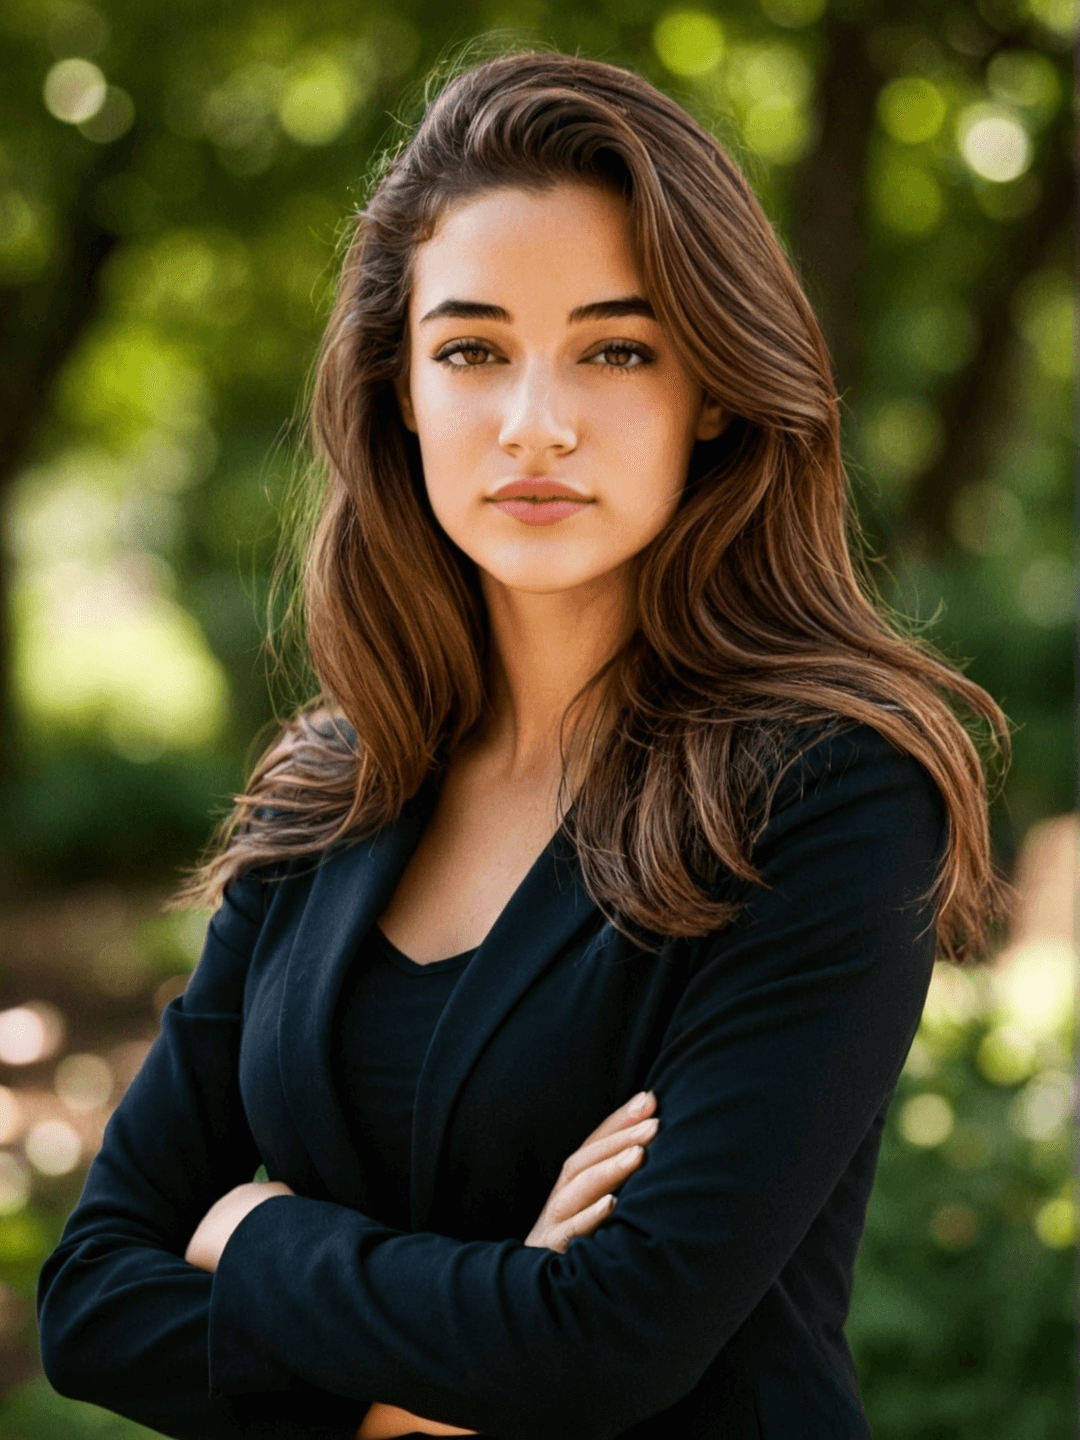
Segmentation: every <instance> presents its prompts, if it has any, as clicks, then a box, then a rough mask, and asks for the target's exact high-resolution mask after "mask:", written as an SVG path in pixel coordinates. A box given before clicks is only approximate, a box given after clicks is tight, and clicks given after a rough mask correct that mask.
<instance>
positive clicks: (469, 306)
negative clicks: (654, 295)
mask: <svg viewBox="0 0 1080 1440" xmlns="http://www.w3.org/2000/svg"><path fill="white" fill-rule="evenodd" d="M627 315H642V316H644V318H645V319H646V320H655V319H656V314H655V312H654V310H653V308H652V306H651V305H650V304H649V302H648V300H646V299H645V298H644V297H643V296H641V295H623V296H621V297H620V298H619V299H618V300H594V301H593V302H592V304H590V305H576V306H575V307H574V309H573V310H571V311H570V314H569V316H568V317H567V318H568V320H569V323H570V324H571V325H577V324H580V323H581V322H582V321H583V320H621V319H623V317H624V316H627ZM429 320H495V321H498V322H499V324H502V325H512V324H513V316H512V315H511V314H510V311H509V310H504V309H503V307H502V306H501V305H487V304H485V303H484V302H483V301H482V300H441V301H440V302H439V304H438V305H436V306H435V308H434V309H433V310H429V311H428V312H427V314H426V315H422V316H421V317H420V324H421V325H425V324H426V323H427V322H428V321H429Z"/></svg>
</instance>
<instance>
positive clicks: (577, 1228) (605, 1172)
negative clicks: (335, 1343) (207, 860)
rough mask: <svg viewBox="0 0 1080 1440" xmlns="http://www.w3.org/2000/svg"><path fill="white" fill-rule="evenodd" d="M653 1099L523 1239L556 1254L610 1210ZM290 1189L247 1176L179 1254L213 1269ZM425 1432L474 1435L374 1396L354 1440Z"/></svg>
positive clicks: (578, 1159) (633, 1163)
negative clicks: (249, 1223) (274, 1198)
mask: <svg viewBox="0 0 1080 1440" xmlns="http://www.w3.org/2000/svg"><path fill="white" fill-rule="evenodd" d="M655 1109H656V1096H655V1095H652V1094H641V1095H637V1096H635V1097H634V1098H633V1099H632V1100H630V1101H628V1102H627V1104H626V1105H621V1106H620V1107H619V1108H618V1110H616V1111H615V1112H614V1114H612V1115H609V1116H608V1117H607V1118H606V1119H605V1120H604V1121H603V1122H602V1123H601V1124H600V1125H598V1126H597V1127H596V1129H595V1130H594V1131H593V1132H592V1134H591V1135H587V1136H586V1137H585V1140H584V1141H583V1142H582V1144H581V1145H580V1146H579V1147H578V1148H577V1150H575V1151H574V1153H573V1154H572V1155H571V1156H569V1157H568V1159H567V1160H566V1162H565V1164H564V1165H563V1167H562V1171H561V1172H560V1175H559V1178H558V1180H557V1181H556V1182H555V1186H554V1188H553V1189H552V1191H551V1194H550V1195H549V1196H548V1198H547V1200H546V1201H545V1203H544V1206H543V1209H542V1210H541V1213H540V1215H539V1217H538V1219H537V1221H536V1224H535V1225H534V1226H533V1228H532V1230H531V1231H530V1232H529V1234H528V1236H527V1237H526V1240H525V1244H526V1245H532V1246H535V1247H537V1248H541V1247H542V1248H546V1249H550V1250H557V1251H559V1253H560V1254H561V1253H562V1252H563V1251H565V1249H566V1247H567V1245H568V1244H569V1243H570V1241H571V1240H572V1239H575V1238H577V1237H578V1236H585V1235H592V1234H593V1233H594V1232H595V1231H596V1230H597V1229H598V1228H599V1226H600V1225H601V1224H602V1223H603V1222H604V1220H605V1219H606V1218H607V1217H608V1215H609V1214H610V1213H611V1210H612V1208H613V1206H614V1201H615V1192H616V1191H617V1190H618V1189H619V1187H620V1186H621V1185H622V1184H623V1183H624V1181H625V1180H626V1179H627V1178H628V1177H629V1176H630V1175H631V1174H633V1172H634V1170H636V1169H637V1167H638V1165H640V1163H641V1161H642V1159H643V1157H644V1153H645V1146H647V1145H649V1144H650V1143H651V1142H652V1140H653V1139H654V1138H655V1136H656V1132H657V1129H658V1126H659V1121H658V1120H657V1119H656V1118H655V1114H654V1112H655ZM292 1194H295V1191H293V1190H291V1189H290V1188H289V1186H288V1185H285V1184H283V1183H282V1182H281V1181H277V1180H259V1181H251V1182H248V1183H246V1184H243V1185H238V1186H236V1188H235V1189H233V1190H230V1191H229V1192H228V1194H226V1195H223V1196H222V1197H221V1199H220V1200H217V1201H215V1202H214V1204H213V1205H211V1207H210V1209H209V1210H208V1211H207V1213H206V1214H205V1215H204V1216H203V1218H202V1219H201V1220H200V1221H199V1224H198V1226H197V1228H196V1230H195V1234H194V1235H193V1236H192V1237H191V1240H190V1241H189V1242H188V1247H187V1250H186V1251H185V1253H184V1258H185V1259H186V1260H187V1261H188V1262H189V1263H190V1264H192V1265H196V1266H198V1268H199V1269H200V1270H206V1271H208V1272H209V1273H210V1274H213V1273H214V1271H215V1270H216V1269H217V1266H218V1261H219V1260H220V1258H221V1252H222V1251H223V1250H224V1248H225V1246H226V1245H227V1244H228V1241H229V1237H230V1236H231V1235H232V1232H233V1231H234V1230H235V1229H236V1227H237V1225H239V1223H240V1221H241V1220H242V1219H243V1218H244V1216H245V1215H247V1214H249V1213H250V1212H251V1211H252V1210H253V1209H254V1208H255V1206H256V1205H261V1204H262V1202H263V1201H264V1200H268V1199H269V1198H270V1196H271V1195H292ZM417 1431H419V1432H422V1433H423V1434H426V1435H475V1434H476V1431H475V1430H464V1429H460V1428H459V1427H457V1426H453V1425H443V1424H440V1422H439V1421H437V1420H428V1419H426V1418H425V1417H424V1416H422V1415H414V1414H412V1413H411V1412H410V1411H408V1410H402V1409H401V1408H400V1406H397V1405H384V1404H382V1403H381V1402H379V1401H376V1403H375V1404H373V1405H372V1406H371V1409H370V1410H369V1411H368V1412H367V1414H366V1415H365V1416H364V1419H363V1422H362V1423H361V1425H360V1428H359V1429H358V1430H357V1432H356V1440H391V1437H393V1436H397V1435H407V1434H411V1433H415V1432H417Z"/></svg>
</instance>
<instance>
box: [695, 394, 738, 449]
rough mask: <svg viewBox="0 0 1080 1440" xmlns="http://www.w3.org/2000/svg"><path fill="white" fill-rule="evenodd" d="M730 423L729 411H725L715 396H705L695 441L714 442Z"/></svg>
mask: <svg viewBox="0 0 1080 1440" xmlns="http://www.w3.org/2000/svg"><path fill="white" fill-rule="evenodd" d="M730 421H731V411H730V410H725V409H724V407H723V406H722V405H721V404H720V401H719V400H718V399H717V398H716V396H715V395H706V396H705V399H704V400H703V401H702V404H701V414H700V415H699V416H698V424H697V432H696V434H695V435H694V439H695V440H715V439H716V437H717V436H718V435H722V434H723V432H724V431H725V430H726V429H727V427H728V424H729V423H730Z"/></svg>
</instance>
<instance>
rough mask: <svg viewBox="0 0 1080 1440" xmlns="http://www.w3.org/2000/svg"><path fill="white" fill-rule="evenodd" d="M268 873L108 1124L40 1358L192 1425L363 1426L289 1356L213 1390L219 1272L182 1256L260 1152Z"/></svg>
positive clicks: (249, 880) (66, 1247)
mask: <svg viewBox="0 0 1080 1440" xmlns="http://www.w3.org/2000/svg"><path fill="white" fill-rule="evenodd" d="M262 890H263V883H262V882H261V881H260V880H259V879H258V878H257V877H255V876H246V877H242V878H241V879H240V880H239V881H237V882H234V883H233V884H232V885H231V886H230V887H229V889H228V891H227V893H226V896H225V900H224V903H223V904H222V907H221V909H220V910H219V911H218V913H217V914H216V915H215V916H214V918H213V920H212V921H211V923H210V926H209V929H208V932H207V939H206V945H205V948H204V950H203V954H202V958H201V959H200V961H199V964H198V966H197V967H196V969H195V972H194V974H193V975H192V977H191V979H190V981H189V982H188V986H187V988H186V990H185V992H184V994H183V995H182V996H180V997H179V998H178V999H176V1000H174V1001H173V1002H172V1003H171V1004H170V1005H168V1006H167V1007H166V1009H165V1011H164V1013H163V1015H162V1021H161V1032H160V1034H159V1036H158V1039H157V1040H156V1041H155V1043H154V1045H153V1046H152V1048H151V1050H150V1052H149V1054H148V1055H147V1057H146V1060H145V1061H144V1062H143V1065H142V1067H141V1068H140V1070H139V1072H138V1074H137V1075H136V1076H135V1078H134V1080H133V1081H132V1083H131V1085H130V1086H129V1087H128V1090H127V1092H126V1094H125V1095H124V1097H123V1099H122V1100H121V1102H120V1104H119V1105H118V1106H117V1108H116V1110H115V1111H114V1112H113V1114H112V1116H111V1117H110V1119H109V1122H108V1124H107V1126H106V1128H105V1134H104V1137H103V1141H102V1145H101V1148H100V1150H99V1152H98V1154H97V1155H96V1156H95V1157H94V1159H93V1161H92V1162H91V1164H90V1168H89V1171H88V1173H87V1177H86V1183H85V1185H84V1187H83V1192H82V1196H81V1198H80V1200H79V1203H78V1205H77V1206H76V1208H75V1210H74V1211H73V1212H72V1214H71V1216H70V1218H69V1220H68V1223H67V1225H66V1226H65V1228H64V1232H63V1235H62V1236H61V1239H60V1243H59V1245H58V1246H57V1248H56V1249H55V1250H54V1251H53V1253H52V1254H51V1255H50V1256H49V1258H48V1259H47V1260H46V1262H45V1265H44V1267H43V1268H42V1271H41V1274H40V1276H39V1279H38V1294H37V1300H38V1321H39V1336H40V1344H41V1360H42V1366H43V1368H44V1371H45V1374H46V1376H47V1378H48V1379H49V1381H50V1383H51V1384H52V1386H53V1388H54V1389H55V1390H57V1391H58V1392H59V1393H60V1394H61V1395H66V1396H69V1397H71V1398H73V1399H79V1400H88V1401H91V1402H92V1403H94V1404H96V1405H101V1406H104V1407H105V1408H106V1409H109V1410H113V1411H115V1412H117V1413H119V1414H121V1415H126V1416H127V1417H128V1418H129V1419H132V1420H136V1421H138V1422H140V1423H141V1424H143V1425H147V1426H150V1427H151V1428H152V1429H154V1430H158V1431H160V1432H161V1433H162V1434H164V1435H171V1436H176V1437H181V1440H183V1437H191V1440H253V1437H255V1436H259V1437H268V1440H269V1437H274V1440H311V1437H318V1440H352V1436H353V1435H354V1434H355V1431H356V1427H357V1425H358V1424H359V1423H360V1418H361V1417H362V1415H363V1413H364V1411H365V1409H366V1408H367V1405H366V1403H364V1402H360V1401H359V1400H357V1399H355V1398H352V1399H349V1400H348V1401H345V1400H343V1399H342V1398H341V1397H340V1396H337V1395H329V1394H325V1393H323V1392H321V1391H319V1390H318V1388H317V1387H314V1386H312V1385H310V1384H309V1383H308V1382H306V1381H304V1380H302V1379H299V1378H297V1377H294V1376H290V1375H288V1374H286V1373H285V1372H284V1371H282V1370H279V1371H278V1372H277V1374H276V1375H275V1377H274V1383H273V1385H272V1386H268V1387H267V1389H268V1391H271V1390H272V1391H273V1392H276V1393H264V1394H261V1395H260V1394H257V1393H250V1394H245V1395H242V1396H223V1395H220V1394H219V1395H216V1396H211V1394H210V1383H209V1361H208V1323H209V1310H210V1300H211V1293H212V1286H211V1281H212V1278H213V1277H212V1276H211V1275H210V1274H209V1273H208V1272H206V1271H204V1270H200V1269H197V1268H196V1267H195V1266H193V1265H189V1264H188V1262H187V1261H186V1260H185V1259H184V1258H183V1256H184V1251H185V1250H186V1249H187V1244H188V1241H189V1240H190V1239H191V1236H192V1234H193V1233H194V1231H195V1227H196V1226H197V1225H198V1223H199V1221H200V1220H201V1219H202V1217H203V1215H204V1214H205V1213H206V1211H207V1210H208V1209H209V1208H210V1206H211V1205H212V1204H213V1202H214V1201H215V1200H217V1199H218V1198H220V1196H222V1195H223V1194H225V1192H226V1191H227V1190H230V1189H232V1187H233V1186H234V1185H238V1184H240V1183H241V1182H243V1181H248V1180H251V1178H252V1176H253V1175H254V1173H255V1170H256V1168H257V1166H258V1164H259V1155H258V1152H257V1150H256V1147H255V1142H254V1140H253V1139H252V1136H251V1132H250V1130H249V1128H248V1124H247V1120H246V1117H245V1114H244V1109H243V1105H242V1103H241V1098H240V1093H239V1084H238V1072H237V1060H238V1053H239V1043H240V1026H241V1016H242V998H243V989H244V980H245V977H246V974H247V968H248V962H249V959H250V956H251V951H252V947H253V945H254V943H255V940H256V938H257V936H258V933H259V929H260V926H261V924H262V918H263V898H262Z"/></svg>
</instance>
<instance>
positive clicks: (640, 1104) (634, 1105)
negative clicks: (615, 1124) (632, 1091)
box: [629, 1090, 649, 1115]
mask: <svg viewBox="0 0 1080 1440" xmlns="http://www.w3.org/2000/svg"><path fill="white" fill-rule="evenodd" d="M648 1103H649V1092H648V1091H647V1090H642V1092H641V1094H640V1095H635V1096H634V1098H633V1100H631V1101H630V1110H629V1113H630V1114H631V1115H640V1114H641V1112H642V1111H643V1110H644V1109H645V1107H646V1106H647V1105H648Z"/></svg>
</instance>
